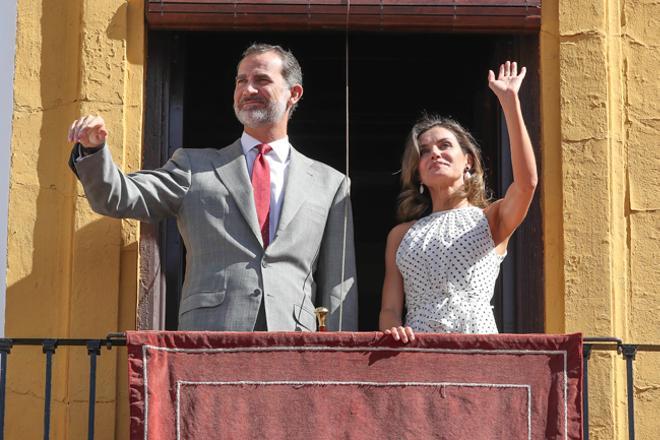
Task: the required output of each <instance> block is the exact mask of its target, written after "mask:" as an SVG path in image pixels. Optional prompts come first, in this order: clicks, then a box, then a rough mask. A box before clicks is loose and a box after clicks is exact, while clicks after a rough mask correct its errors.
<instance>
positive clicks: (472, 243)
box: [396, 206, 506, 333]
mask: <svg viewBox="0 0 660 440" xmlns="http://www.w3.org/2000/svg"><path fill="white" fill-rule="evenodd" d="M505 256H506V254H505V255H499V254H498V253H497V252H496V250H495V246H494V243H493V238H492V236H491V233H490V227H489V226H488V219H487V218H486V216H485V215H484V213H483V210H482V209H481V208H477V207H475V206H468V207H465V208H457V209H451V210H448V211H439V212H434V213H432V214H430V215H428V216H426V217H424V218H422V219H420V220H419V221H417V222H416V223H415V224H414V225H412V226H411V227H410V229H408V231H407V232H406V235H404V237H403V239H402V240H401V244H400V245H399V248H398V249H397V252H396V264H397V266H398V268H399V271H400V272H401V275H402V276H403V286H404V291H405V294H406V308H407V314H406V325H408V326H410V327H412V329H413V330H414V331H416V332H429V333H497V326H496V324H495V317H494V316H493V309H492V307H491V305H490V301H491V299H492V298H493V292H494V289H495V281H496V280H497V276H498V274H499V271H500V263H501V262H502V260H503V259H504V257H505Z"/></svg>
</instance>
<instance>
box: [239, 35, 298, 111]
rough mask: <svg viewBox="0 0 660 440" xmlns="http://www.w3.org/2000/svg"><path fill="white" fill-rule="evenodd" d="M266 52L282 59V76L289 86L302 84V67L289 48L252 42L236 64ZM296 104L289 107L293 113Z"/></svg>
mask: <svg viewBox="0 0 660 440" xmlns="http://www.w3.org/2000/svg"><path fill="white" fill-rule="evenodd" d="M266 52H275V53H276V54H277V55H278V56H279V57H280V59H281V60H282V77H283V78H284V81H286V83H287V85H288V86H289V87H293V86H295V85H296V84H300V85H301V86H302V83H303V74H302V69H301V68H300V63H298V60H297V59H296V57H295V56H294V55H293V53H292V52H291V51H290V50H286V49H284V48H283V47H282V46H278V45H274V44H266V43H252V45H251V46H250V47H248V48H247V49H245V51H244V52H243V56H242V57H241V60H240V61H239V62H238V64H239V65H240V64H241V62H242V61H243V60H244V59H245V58H247V57H249V56H251V55H259V54H262V53H266ZM236 69H237V70H238V66H236ZM297 106H298V103H297V102H296V103H295V104H294V105H293V106H292V107H291V113H293V111H294V110H295V109H296V107H297Z"/></svg>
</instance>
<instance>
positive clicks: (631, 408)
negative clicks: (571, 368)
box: [0, 333, 660, 440]
mask: <svg viewBox="0 0 660 440" xmlns="http://www.w3.org/2000/svg"><path fill="white" fill-rule="evenodd" d="M125 345H126V337H125V336H124V334H122V333H111V334H109V335H108V336H107V337H106V338H105V339H52V338H0V440H4V431H5V430H4V427H5V397H6V385H7V368H8V362H7V361H8V357H9V355H10V354H11V351H12V349H13V348H14V347H17V346H41V348H42V352H43V353H44V355H45V390H44V418H43V438H44V440H49V439H50V415H51V388H52V365H53V356H54V355H55V352H56V350H57V348H58V347H63V346H77V347H86V349H87V355H88V356H89V407H88V416H87V438H88V440H93V439H94V421H95V412H94V411H95V402H96V362H97V358H98V356H99V355H100V354H101V351H102V349H103V348H104V347H105V348H106V349H108V350H110V349H112V348H114V347H121V346H125ZM583 350H584V364H583V378H584V380H583V386H584V388H583V423H584V439H585V440H589V387H588V383H589V359H590V357H591V353H592V351H594V350H608V351H616V353H617V354H619V355H621V356H622V357H623V359H625V361H626V378H627V395H628V440H635V399H634V396H635V393H634V375H633V362H634V360H635V356H636V354H637V353H638V352H640V351H648V352H660V344H627V343H624V342H623V341H622V340H621V339H619V338H613V337H588V338H584V339H583Z"/></svg>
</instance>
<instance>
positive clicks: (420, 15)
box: [145, 0, 541, 33]
mask: <svg viewBox="0 0 660 440" xmlns="http://www.w3.org/2000/svg"><path fill="white" fill-rule="evenodd" d="M145 12H146V15H147V23H148V24H149V27H150V28H151V29H172V30H220V29H222V30H272V31H277V30H280V31H283V30H286V31H301V30H323V29H327V30H343V29H346V27H348V28H349V29H350V30H362V31H378V30H387V31H396V30H405V31H408V32H410V31H425V32H429V31H434V32H451V31H460V32H498V33H501V32H506V33H512V32H516V33H536V32H538V30H539V28H540V25H541V0H351V1H350V2H348V1H347V0H149V1H148V3H147V8H146V11H145Z"/></svg>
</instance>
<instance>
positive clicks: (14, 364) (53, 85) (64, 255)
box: [5, 0, 145, 439]
mask: <svg viewBox="0 0 660 440" xmlns="http://www.w3.org/2000/svg"><path fill="white" fill-rule="evenodd" d="M17 9H18V11H17V12H18V13H17V16H18V21H17V39H16V68H15V69H16V70H15V82H14V114H13V138H12V146H11V148H12V155H11V183H10V201H9V222H8V223H9V233H8V235H9V243H8V271H7V312H6V317H7V319H6V329H5V334H6V335H7V336H9V337H44V336H48V337H68V338H90V337H96V338H101V337H104V336H105V335H106V334H107V333H109V332H115V331H119V330H125V329H127V328H128V329H130V328H134V325H135V297H136V290H137V287H136V279H137V266H138V265H137V259H138V255H137V236H138V230H137V227H138V225H137V223H135V222H121V221H119V220H112V219H102V218H100V217H99V216H97V215H95V214H93V213H92V212H91V211H90V209H89V206H88V203H87V201H86V200H85V198H84V195H83V193H82V191H81V189H80V187H79V185H78V184H77V182H76V180H75V178H74V176H73V174H72V173H71V172H70V170H69V169H68V167H67V165H66V163H67V159H68V156H69V152H70V145H68V144H67V141H66V134H67V129H68V126H69V124H70V123H71V121H73V120H74V119H75V118H76V117H78V115H80V114H85V113H99V114H102V115H103V116H104V117H105V119H106V121H107V123H108V126H109V128H110V132H111V134H112V137H113V139H115V140H118V142H116V143H115V144H114V145H122V144H125V145H130V146H131V147H130V148H126V149H120V148H117V147H114V148H113V154H114V156H115V158H116V160H117V161H118V162H119V163H120V164H121V165H122V166H123V167H124V168H125V169H136V168H139V165H140V154H141V153H140V151H141V150H140V148H141V137H142V135H141V126H142V105H143V104H142V102H143V99H142V87H143V65H144V41H145V40H144V24H143V23H144V21H143V17H144V15H143V2H142V1H141V0H129V1H124V0H103V1H98V0H66V1H50V2H42V1H40V0H18V8H17ZM118 352H119V353H125V350H123V351H121V350H116V349H115V350H113V351H107V350H103V353H102V355H101V357H100V359H99V373H98V374H99V376H98V381H97V387H98V388H97V390H98V396H97V399H98V400H97V405H96V412H97V417H96V438H98V439H111V438H115V437H116V438H126V437H127V433H128V428H127V424H128V413H127V405H126V402H127V386H126V383H125V378H126V366H125V365H126V361H125V356H123V355H120V356H117V353H118ZM88 370H89V362H88V360H87V354H86V349H85V348H83V347H81V348H77V349H73V348H71V349H68V350H67V349H64V348H60V349H58V350H57V352H56V354H55V356H54V364H53V407H52V411H53V413H52V417H51V420H52V426H51V438H58V439H65V438H70V439H80V438H86V430H87V421H86V418H87V393H88V380H87V377H88V374H89V373H88ZM43 372H44V356H43V355H42V354H41V350H40V348H39V347H35V348H29V347H27V348H26V347H15V348H14V349H13V350H12V355H11V357H10V358H9V366H8V375H9V377H8V395H7V406H6V408H7V412H6V418H5V426H6V428H5V429H6V438H8V439H37V438H42V435H43V434H42V424H41V420H42V418H43V398H44V388H43V382H44V379H43V375H44V373H43Z"/></svg>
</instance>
